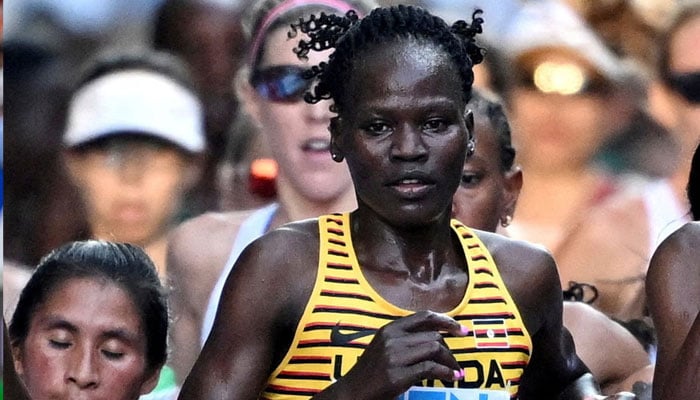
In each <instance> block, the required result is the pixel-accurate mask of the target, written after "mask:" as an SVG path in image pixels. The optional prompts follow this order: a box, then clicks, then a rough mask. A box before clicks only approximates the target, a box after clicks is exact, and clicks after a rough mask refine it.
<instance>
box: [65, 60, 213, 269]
mask: <svg viewBox="0 0 700 400" xmlns="http://www.w3.org/2000/svg"><path fill="white" fill-rule="evenodd" d="M63 144H64V146H65V148H66V150H65V152H64V159H65V163H66V166H67V170H68V172H69V174H70V178H71V180H72V182H73V183H74V184H75V185H76V187H77V188H78V190H79V193H80V196H81V199H82V200H83V204H84V205H85V214H86V218H87V222H88V225H89V230H88V231H86V232H84V233H83V234H84V235H85V236H86V237H93V238H98V239H104V240H115V241H120V242H128V243H132V244H136V245H139V246H141V247H143V248H144V249H145V250H146V252H147V253H148V255H149V256H150V257H151V258H152V259H153V261H154V263H155V265H156V267H157V268H158V271H159V273H160V274H161V276H164V275H165V249H166V235H167V232H168V230H169V228H170V227H171V225H172V224H173V223H174V222H176V216H177V213H178V211H179V206H180V203H181V200H182V198H183V194H184V193H185V191H186V190H188V189H189V188H191V187H192V185H194V183H195V182H196V180H197V179H198V175H199V169H198V167H199V164H198V162H199V155H200V154H201V152H202V151H203V150H204V145H205V143H204V133H203V114H202V108H201V103H200V102H199V100H198V98H197V97H196V94H195V93H194V91H193V88H192V86H191V81H190V78H189V75H188V74H187V70H186V69H185V67H184V66H183V65H182V64H181V63H180V62H179V60H178V59H176V58H175V57H174V56H171V55H169V54H165V53H151V52H140V51H139V52H133V53H132V52H115V53H106V54H105V55H103V56H100V57H98V58H96V60H94V63H93V64H92V65H91V66H90V67H89V68H88V69H87V71H86V72H85V74H84V76H83V78H82V79H81V81H80V82H79V84H78V86H77V88H76V90H75V91H74V93H73V96H72V97H71V102H70V106H69V110H68V117H67V124H66V130H65V133H64V136H63Z"/></svg>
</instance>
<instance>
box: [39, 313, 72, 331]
mask: <svg viewBox="0 0 700 400" xmlns="http://www.w3.org/2000/svg"><path fill="white" fill-rule="evenodd" d="M43 325H44V329H45V330H54V329H62V330H65V331H68V332H71V333H78V331H79V329H78V327H77V326H75V325H73V324H71V323H70V322H68V321H66V320H65V319H63V318H61V317H56V316H50V317H47V318H46V319H45V321H44V322H43Z"/></svg>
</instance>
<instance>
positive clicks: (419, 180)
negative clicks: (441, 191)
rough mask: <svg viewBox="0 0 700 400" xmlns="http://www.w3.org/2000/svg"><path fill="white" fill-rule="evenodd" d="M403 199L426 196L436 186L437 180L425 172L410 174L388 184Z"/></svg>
mask: <svg viewBox="0 0 700 400" xmlns="http://www.w3.org/2000/svg"><path fill="white" fill-rule="evenodd" d="M387 186H388V187H390V188H392V189H394V190H395V191H396V192H397V193H398V194H399V195H400V196H401V197H403V198H407V199H416V198H420V197H423V196H425V195H426V194H427V193H428V192H429V191H431V190H432V189H433V187H434V186H435V180H434V179H432V178H431V177H430V176H429V175H427V174H425V173H423V172H416V171H414V172H409V173H406V174H403V175H402V176H401V178H399V179H396V180H393V181H391V182H389V183H388V184H387Z"/></svg>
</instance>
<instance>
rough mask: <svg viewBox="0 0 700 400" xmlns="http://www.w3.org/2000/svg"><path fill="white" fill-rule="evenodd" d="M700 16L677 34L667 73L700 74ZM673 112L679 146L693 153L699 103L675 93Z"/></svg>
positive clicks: (699, 127) (698, 132)
mask: <svg viewBox="0 0 700 400" xmlns="http://www.w3.org/2000/svg"><path fill="white" fill-rule="evenodd" d="M699 48H700V15H699V16H696V17H695V18H694V19H692V20H690V21H688V22H687V23H686V24H685V25H683V27H682V28H681V29H680V30H679V31H678V32H677V33H676V36H675V38H674V40H673V42H672V43H671V49H670V72H671V73H674V74H686V73H695V74H700V52H699V51H698V49H699ZM672 99H673V106H672V109H673V110H675V113H676V114H677V118H676V126H675V127H674V128H675V129H674V130H676V131H679V133H681V138H680V139H681V140H682V142H683V143H682V145H683V147H684V148H686V149H688V152H692V151H693V150H694V149H695V147H696V144H697V143H698V141H699V140H700V103H697V102H692V101H689V100H688V99H686V98H684V97H683V96H681V95H680V94H678V93H676V92H674V94H673V96H672Z"/></svg>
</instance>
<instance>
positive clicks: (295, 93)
mask: <svg viewBox="0 0 700 400" xmlns="http://www.w3.org/2000/svg"><path fill="white" fill-rule="evenodd" d="M305 71H306V68H304V67H301V66H297V65H275V66H273V67H267V68H262V69H259V70H256V71H255V72H253V74H252V75H251V77H250V84H251V85H253V87H254V88H255V90H256V91H257V92H258V94H259V95H260V96H261V97H262V98H264V99H265V100H269V101H274V102H279V103H294V102H297V101H299V100H301V99H303V98H304V93H306V92H307V91H308V90H309V88H310V87H311V83H312V80H311V79H306V78H305Z"/></svg>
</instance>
